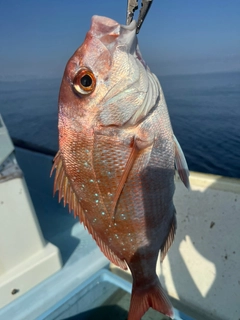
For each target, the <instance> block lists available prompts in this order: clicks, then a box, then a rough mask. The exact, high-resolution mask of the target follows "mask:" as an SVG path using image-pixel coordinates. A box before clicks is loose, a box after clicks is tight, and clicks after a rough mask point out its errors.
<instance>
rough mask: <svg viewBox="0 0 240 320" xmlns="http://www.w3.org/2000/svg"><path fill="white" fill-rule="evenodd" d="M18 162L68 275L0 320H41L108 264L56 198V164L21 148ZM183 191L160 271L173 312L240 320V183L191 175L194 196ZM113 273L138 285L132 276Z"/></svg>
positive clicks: (59, 274) (61, 275) (49, 283)
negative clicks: (53, 170)
mask: <svg viewBox="0 0 240 320" xmlns="http://www.w3.org/2000/svg"><path fill="white" fill-rule="evenodd" d="M16 158H17V161H18V163H19V166H20V167H21V169H22V170H23V172H24V175H25V179H26V182H27V185H28V188H29V191H30V195H31V198H32V201H33V204H34V207H35V210H36V213H37V217H38V220H39V224H40V227H41V229H42V232H43V236H44V238H45V239H46V240H47V241H50V242H51V243H53V244H54V245H56V246H57V247H58V248H59V249H60V252H61V256H62V261H63V268H62V270H61V271H59V272H57V273H56V274H55V275H53V276H51V277H50V278H48V279H47V280H45V281H43V282H42V283H41V284H39V285H38V286H36V287H34V288H33V289H31V290H30V291H29V292H28V293H26V294H24V295H22V296H21V297H19V298H18V299H16V300H15V301H14V302H12V303H10V304H9V305H7V306H6V307H4V308H2V309H1V310H0V319H4V320H5V319H14V320H15V319H19V320H20V319H21V320H23V319H24V320H28V319H29V320H32V319H41V317H40V316H41V315H42V314H43V313H44V312H46V311H47V310H49V309H50V308H52V307H53V306H54V305H55V304H57V303H59V301H60V300H61V299H64V297H66V295H68V294H71V292H72V291H73V290H75V289H76V288H77V287H78V286H79V285H81V284H82V283H83V282H84V280H86V279H88V278H90V277H91V276H93V275H94V274H96V272H98V271H99V270H100V269H102V268H104V267H106V268H108V265H109V263H108V260H107V259H106V258H105V257H104V256H103V254H102V253H101V252H100V250H99V249H98V247H97V246H96V244H95V242H94V241H93V240H92V238H91V236H89V235H88V233H87V231H86V230H84V228H83V226H82V225H81V224H80V223H79V222H78V220H77V219H74V218H73V216H72V215H71V214H68V210H67V209H66V208H63V206H62V205H60V204H59V203H58V200H57V197H55V198H53V195H52V193H53V191H52V190H53V179H50V178H49V173H50V170H51V166H52V157H51V156H47V155H44V154H41V153H37V152H32V151H29V150H25V149H21V148H16ZM176 185H177V189H176V194H175V205H176V208H177V219H178V229H177V235H176V239H175V241H174V244H173V246H172V248H171V249H170V252H169V254H168V256H167V257H166V259H165V261H164V263H163V265H162V266H160V265H158V270H159V276H160V280H161V283H162V284H163V286H164V287H165V288H166V289H167V291H168V293H169V295H170V296H171V298H172V301H173V303H174V306H175V307H176V308H178V309H180V310H183V311H184V312H185V313H186V314H189V315H190V316H191V317H193V318H194V319H199V320H200V319H201V320H202V319H205V320H206V319H219V320H226V319H227V320H229V319H239V318H240V303H239V301H240V278H239V272H238V270H239V265H240V251H239V248H240V238H239V226H240V216H239V212H240V183H239V180H235V179H226V178H222V177H216V176H211V175H205V174H196V173H191V186H192V190H191V191H188V190H186V189H185V188H184V187H183V186H182V183H181V182H180V181H179V180H177V181H176ZM29 241H31V239H29ZM112 270H113V272H114V273H117V274H120V275H121V276H123V277H124V278H125V279H127V280H130V281H131V279H130V278H129V276H128V274H126V273H124V274H123V273H122V272H121V271H120V270H118V269H116V268H112ZM69 319H70V318H69ZM74 319H75V318H74ZM76 319H77V318H76ZM79 319H83V318H79ZM86 319H87V318H86ZM88 319H89V318H88ZM144 319H145V318H144ZM146 319H147V318H146ZM149 319H150V318H149ZM151 319H155V318H151ZM123 320H125V319H123Z"/></svg>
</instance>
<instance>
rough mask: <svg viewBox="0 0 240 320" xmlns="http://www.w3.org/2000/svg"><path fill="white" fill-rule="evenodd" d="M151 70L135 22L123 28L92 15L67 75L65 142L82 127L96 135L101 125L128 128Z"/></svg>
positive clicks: (62, 116) (62, 114) (62, 102)
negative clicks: (88, 28)
mask: <svg viewBox="0 0 240 320" xmlns="http://www.w3.org/2000/svg"><path fill="white" fill-rule="evenodd" d="M147 70H148V68H147V67H146V64H145V63H144V61H143V59H142V57H141V54H140V51H139V49H138V39H137V36H136V22H135V21H132V23H131V24H130V25H129V26H124V25H121V24H119V23H118V22H116V21H114V20H112V19H110V18H106V17H100V16H93V18H92V22H91V27H90V30H89V31H88V32H87V34H86V37H85V40H84V42H83V44H82V45H81V46H80V47H79V48H78V49H77V50H76V52H75V53H74V54H73V56H72V57H71V58H70V60H69V61H68V63H67V66H66V69H65V72H64V76H63V80H62V84H61V88H60V94H59V133H60V142H61V138H62V139H66V137H67V136H69V138H71V136H72V132H71V131H79V132H80V131H81V130H82V127H83V126H84V127H87V128H88V130H89V132H91V131H93V130H94V128H95V127H96V126H101V127H102V126H103V127H104V126H118V127H119V126H122V125H124V124H126V123H128V121H129V120H130V119H131V117H132V116H133V115H134V114H135V113H136V110H138V108H139V107H140V106H141V105H142V103H143V101H144V98H145V96H146V92H147V90H148V80H147ZM66 128H68V130H67V132H66ZM63 131H64V132H63ZM61 132H62V134H61ZM63 133H64V134H63ZM67 133H68V134H67Z"/></svg>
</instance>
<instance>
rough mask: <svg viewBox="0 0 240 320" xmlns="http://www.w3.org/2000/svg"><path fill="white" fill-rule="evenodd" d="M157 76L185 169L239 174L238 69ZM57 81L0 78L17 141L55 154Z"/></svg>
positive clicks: (0, 104) (0, 94) (0, 99)
mask: <svg viewBox="0 0 240 320" xmlns="http://www.w3.org/2000/svg"><path fill="white" fill-rule="evenodd" d="M158 78H159V80H160V83H161V85H162V88H163V91H164V94H165V99H166V102H167V105H168V109H169V114H170V118H171V122H172V127H173V130H174V133H175V135H176V137H177V139H178V141H179V143H180V144H181V146H182V149H183V151H184V154H185V156H186V159H187V162H188V166H189V169H190V170H192V171H197V172H204V173H212V174H217V175H222V176H226V177H235V178H240V72H232V73H230V72H229V73H214V74H196V75H177V76H175V75H171V76H159V77H158ZM60 83H61V79H60V78H59V79H31V80H22V81H0V113H1V115H2V117H3V119H4V122H5V124H6V125H7V127H8V131H9V133H10V136H11V137H12V139H13V141H14V143H15V145H17V146H21V147H24V148H29V149H31V150H34V151H39V152H44V153H46V154H50V155H54V154H55V153H56V151H57V149H58V130H57V117H58V115H57V113H58V93H59V87H60ZM0 148H1V146H0Z"/></svg>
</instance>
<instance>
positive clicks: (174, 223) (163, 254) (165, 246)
mask: <svg viewBox="0 0 240 320" xmlns="http://www.w3.org/2000/svg"><path fill="white" fill-rule="evenodd" d="M176 228H177V220H176V216H175V214H174V217H173V220H172V223H171V227H170V231H169V233H168V236H167V239H166V240H165V242H164V244H163V245H162V247H161V258H160V261H161V262H163V260H164V258H165V257H166V254H167V252H168V250H169V249H170V247H171V245H172V243H173V240H174V236H175V233H176Z"/></svg>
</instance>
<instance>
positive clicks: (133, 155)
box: [111, 137, 140, 219]
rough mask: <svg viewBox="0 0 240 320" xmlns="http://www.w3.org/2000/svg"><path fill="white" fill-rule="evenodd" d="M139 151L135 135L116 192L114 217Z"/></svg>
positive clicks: (113, 208) (113, 204) (113, 205)
mask: <svg viewBox="0 0 240 320" xmlns="http://www.w3.org/2000/svg"><path fill="white" fill-rule="evenodd" d="M139 151H140V150H139V148H138V147H137V143H136V138H135V137H134V140H133V146H132V150H131V153H130V156H129V158H128V161H127V164H126V167H125V169H124V172H123V175H122V177H121V180H120V182H119V185H118V188H117V190H116V192H115V195H114V198H113V203H112V210H111V216H112V218H113V219H114V218H115V211H116V206H117V203H118V200H119V197H120V195H121V192H122V190H123V187H124V185H125V182H126V181H127V178H128V175H129V172H130V171H131V169H132V167H133V164H134V161H135V160H136V158H137V155H138V153H139Z"/></svg>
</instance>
